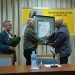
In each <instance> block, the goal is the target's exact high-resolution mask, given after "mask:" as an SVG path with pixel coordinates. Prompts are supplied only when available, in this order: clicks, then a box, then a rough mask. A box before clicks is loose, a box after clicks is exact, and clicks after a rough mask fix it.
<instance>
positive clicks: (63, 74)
mask: <svg viewBox="0 0 75 75" xmlns="http://www.w3.org/2000/svg"><path fill="white" fill-rule="evenodd" d="M0 75H75V65H74V64H64V65H62V67H56V68H51V67H42V68H40V69H37V70H32V69H31V67H30V66H6V67H0Z"/></svg>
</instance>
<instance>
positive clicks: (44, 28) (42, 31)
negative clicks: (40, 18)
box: [38, 22, 50, 37]
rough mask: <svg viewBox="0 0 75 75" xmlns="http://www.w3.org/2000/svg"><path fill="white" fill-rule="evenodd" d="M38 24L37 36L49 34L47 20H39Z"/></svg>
mask: <svg viewBox="0 0 75 75" xmlns="http://www.w3.org/2000/svg"><path fill="white" fill-rule="evenodd" d="M38 24H39V28H38V33H39V34H38V36H39V37H45V36H47V35H49V34H50V25H49V22H39V23H38Z"/></svg>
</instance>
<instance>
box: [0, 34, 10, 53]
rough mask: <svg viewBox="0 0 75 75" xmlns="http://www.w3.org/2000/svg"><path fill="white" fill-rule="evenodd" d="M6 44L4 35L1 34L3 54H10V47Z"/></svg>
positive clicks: (0, 43)
mask: <svg viewBox="0 0 75 75" xmlns="http://www.w3.org/2000/svg"><path fill="white" fill-rule="evenodd" d="M4 43H5V41H4V36H3V35H2V34H0V50H1V52H8V51H9V46H8V45H7V44H4Z"/></svg>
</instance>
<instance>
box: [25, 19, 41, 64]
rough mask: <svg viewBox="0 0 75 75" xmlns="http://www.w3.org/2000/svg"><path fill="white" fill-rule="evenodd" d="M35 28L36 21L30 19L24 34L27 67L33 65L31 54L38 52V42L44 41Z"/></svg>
mask: <svg viewBox="0 0 75 75" xmlns="http://www.w3.org/2000/svg"><path fill="white" fill-rule="evenodd" d="M34 27H35V22H34V19H33V18H29V19H28V21H27V26H26V29H25V32H24V57H25V58H26V65H31V53H32V51H35V52H36V48H37V44H38V42H40V41H42V40H41V39H40V38H38V36H37V34H36V33H35V31H34Z"/></svg>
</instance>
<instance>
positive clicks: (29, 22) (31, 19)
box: [27, 18, 34, 27]
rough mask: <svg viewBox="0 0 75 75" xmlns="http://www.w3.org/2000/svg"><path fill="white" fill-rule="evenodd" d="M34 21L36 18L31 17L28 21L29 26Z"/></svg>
mask: <svg viewBox="0 0 75 75" xmlns="http://www.w3.org/2000/svg"><path fill="white" fill-rule="evenodd" d="M32 22H34V18H29V19H28V21H27V27H29V26H30V24H31V23H32Z"/></svg>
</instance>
